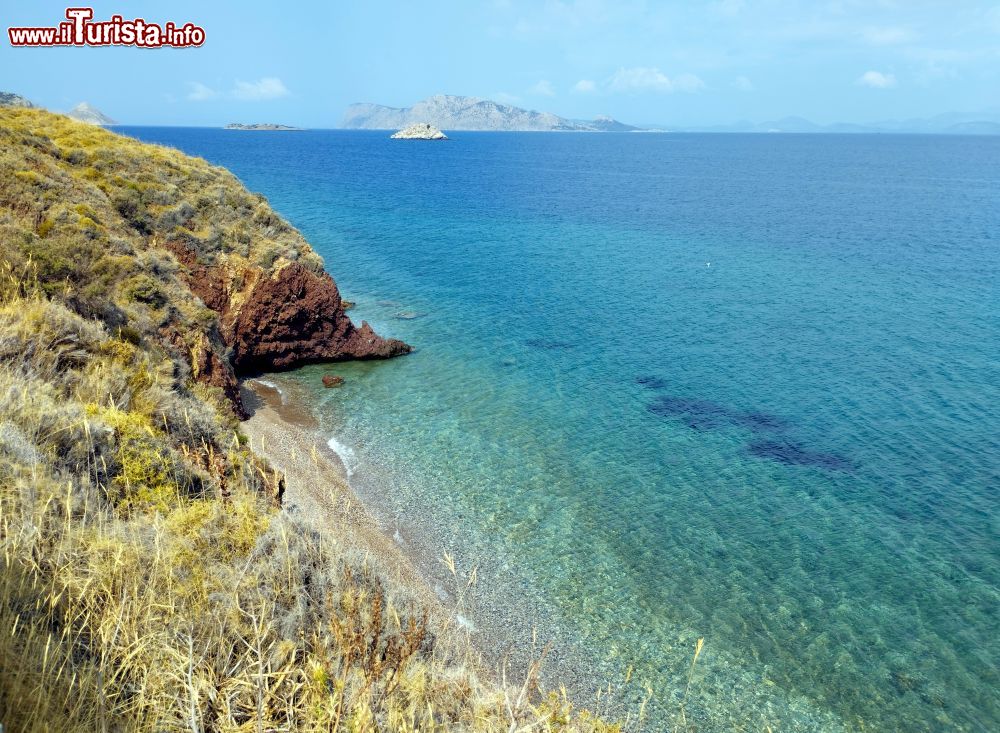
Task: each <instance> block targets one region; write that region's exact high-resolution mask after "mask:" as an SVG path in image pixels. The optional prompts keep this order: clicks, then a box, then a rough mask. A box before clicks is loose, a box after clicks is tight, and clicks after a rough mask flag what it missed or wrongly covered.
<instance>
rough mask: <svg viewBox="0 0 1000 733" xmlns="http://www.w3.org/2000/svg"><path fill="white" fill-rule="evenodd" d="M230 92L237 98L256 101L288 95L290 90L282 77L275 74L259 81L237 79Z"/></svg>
mask: <svg viewBox="0 0 1000 733" xmlns="http://www.w3.org/2000/svg"><path fill="white" fill-rule="evenodd" d="M230 94H231V95H232V96H233V97H234V98H235V99H242V100H246V101H254V102H256V101H261V100H265V99H278V98H279V97H287V96H288V94H289V91H288V89H287V88H286V87H285V85H284V84H283V83H282V81H281V79H278V78H277V77H274V76H265V77H262V78H261V79H258V80H257V81H237V82H236V86H235V87H234V88H233V91H232V92H231V93H230Z"/></svg>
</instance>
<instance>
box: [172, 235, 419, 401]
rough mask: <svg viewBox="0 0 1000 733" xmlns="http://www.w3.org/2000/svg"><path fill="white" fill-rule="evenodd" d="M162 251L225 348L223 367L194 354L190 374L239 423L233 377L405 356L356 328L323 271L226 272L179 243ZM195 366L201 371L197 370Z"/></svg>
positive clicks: (293, 267) (393, 342)
mask: <svg viewBox="0 0 1000 733" xmlns="http://www.w3.org/2000/svg"><path fill="white" fill-rule="evenodd" d="M167 248H168V249H169V250H170V251H171V252H173V253H174V255H176V257H177V259H178V260H179V261H180V263H181V265H182V270H181V273H180V275H181V278H182V279H183V280H184V281H185V282H186V283H187V285H188V287H190V288H191V291H192V292H193V293H194V294H195V295H197V296H198V297H199V298H201V300H202V302H204V303H205V305H206V306H207V307H209V308H210V309H212V310H213V311H215V312H216V313H217V314H218V315H219V324H220V329H219V330H220V333H219V337H220V338H221V342H222V345H223V346H224V347H226V348H227V349H228V350H229V359H228V362H226V363H224V364H220V363H219V359H217V358H214V355H212V354H203V355H196V356H195V357H194V359H193V361H194V364H195V367H196V371H197V372H198V374H197V375H196V376H198V377H199V378H201V379H204V380H205V381H207V382H209V383H211V384H214V385H216V386H218V387H221V388H222V389H223V390H224V391H225V392H226V394H227V395H228V396H229V397H230V399H231V400H233V403H234V405H235V407H236V411H237V413H238V414H239V415H240V416H241V417H242V416H244V415H245V411H244V408H243V405H242V403H241V402H240V398H239V390H238V389H237V386H236V377H237V375H242V374H254V373H259V372H264V371H276V370H281V369H291V368H293V367H296V366H301V365H304V364H311V363H316V362H324V361H344V360H348V359H388V358H391V357H393V356H399V355H400V354H406V353H409V352H410V351H411V347H410V346H409V345H407V344H405V343H403V342H402V341H399V340H397V339H386V338H382V337H381V336H379V335H378V334H376V333H375V331H374V330H372V328H371V326H369V325H368V324H367V323H365V322H362V324H361V327H360V328H358V327H356V326H355V325H354V324H353V323H352V322H351V319H350V318H348V317H347V315H346V314H345V313H344V306H343V303H342V302H341V298H340V292H339V291H338V289H337V285H336V283H335V282H334V281H333V278H332V277H330V276H329V275H328V274H327V273H325V272H323V273H316V272H313V271H311V270H309V269H307V268H305V267H303V266H302V265H300V264H298V263H295V262H292V263H288V264H286V265H284V266H283V267H281V268H279V269H277V270H276V271H275V272H273V273H267V272H265V271H264V269H263V268H261V267H257V266H249V267H246V268H244V269H241V270H238V271H234V270H233V268H232V267H230V266H228V265H206V264H203V263H201V262H199V261H198V258H197V256H196V254H195V253H194V252H193V251H191V250H190V249H188V248H186V247H185V246H184V245H183V244H179V243H173V244H168V245H167ZM209 351H211V347H210V346H207V345H206V352H209ZM199 364H203V365H204V367H205V368H204V369H198V365H199Z"/></svg>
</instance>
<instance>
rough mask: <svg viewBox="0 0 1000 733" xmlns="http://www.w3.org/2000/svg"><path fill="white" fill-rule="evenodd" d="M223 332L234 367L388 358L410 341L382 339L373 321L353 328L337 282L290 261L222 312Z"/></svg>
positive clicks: (265, 367)
mask: <svg viewBox="0 0 1000 733" xmlns="http://www.w3.org/2000/svg"><path fill="white" fill-rule="evenodd" d="M222 333H223V338H224V339H225V340H226V342H227V343H228V344H229V345H230V346H231V347H232V348H233V366H234V367H235V368H236V371H237V372H241V373H244V372H257V371H273V370H276V369H289V368H291V367H294V366H299V365H301V364H308V363H314V362H321V361H341V360H345V359H388V358H390V357H393V356H399V355H400V354H406V353H408V352H409V351H410V347H409V346H407V345H406V344H404V343H403V342H402V341H398V340H396V339H384V338H382V337H381V336H379V335H378V334H376V333H375V332H374V331H373V330H372V328H371V326H369V325H368V324H367V323H364V322H363V323H362V324H361V327H360V328H356V327H355V326H354V324H353V323H352V322H351V319H350V318H348V317H347V316H346V315H345V314H344V307H343V304H342V303H341V300H340V292H339V291H338V290H337V285H336V284H335V283H334V282H333V278H331V277H330V276H329V275H328V274H326V273H323V274H322V275H317V274H316V273H314V272H311V271H309V270H307V269H306V268H304V267H302V266H301V265H299V264H296V263H292V264H290V265H287V266H285V267H284V268H282V269H281V270H280V271H279V272H278V273H277V274H276V275H274V276H271V277H266V276H265V277H260V278H259V279H258V280H257V281H256V282H255V283H254V284H253V285H252V286H251V287H250V289H249V292H248V294H247V297H246V300H245V302H243V303H242V305H241V306H240V307H239V308H238V310H236V311H235V312H234V311H232V310H230V312H229V313H227V314H226V315H225V316H224V317H223V322H222Z"/></svg>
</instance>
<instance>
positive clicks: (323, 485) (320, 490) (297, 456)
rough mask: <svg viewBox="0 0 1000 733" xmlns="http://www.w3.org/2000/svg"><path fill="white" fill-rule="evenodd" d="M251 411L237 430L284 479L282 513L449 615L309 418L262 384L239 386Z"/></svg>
mask: <svg viewBox="0 0 1000 733" xmlns="http://www.w3.org/2000/svg"><path fill="white" fill-rule="evenodd" d="M243 398H244V403H245V404H246V405H247V407H248V409H249V410H250V411H251V412H252V415H251V417H250V419H249V420H247V421H246V422H244V423H243V425H242V430H243V432H244V433H245V434H246V436H247V437H248V438H249V439H250V445H251V448H252V449H253V450H254V451H255V452H256V453H257V454H258V455H261V456H263V457H265V458H267V460H268V461H269V462H270V463H271V465H272V466H274V467H275V468H276V469H278V470H279V471H281V472H282V473H283V474H284V475H285V496H284V500H283V505H284V510H285V511H288V512H290V513H294V514H295V515H297V516H299V517H301V518H303V519H304V520H306V521H307V522H309V523H310V524H312V525H313V526H314V527H315V528H316V529H317V530H319V531H321V532H322V533H323V534H324V535H326V536H328V537H330V538H332V539H333V540H335V541H336V542H337V543H338V544H340V545H342V546H343V547H345V548H347V549H348V550H353V551H356V552H358V553H360V554H363V555H367V556H370V557H373V558H374V559H375V560H376V561H377V562H378V563H379V564H380V565H381V566H382V567H383V568H384V569H386V570H387V571H388V572H390V573H392V574H393V576H394V578H395V579H396V580H397V581H398V582H399V584H400V585H402V586H403V587H405V588H407V589H408V590H409V591H410V592H411V593H412V594H413V595H414V596H416V600H418V601H420V602H422V603H424V604H427V605H428V606H429V607H431V608H432V609H433V610H434V611H436V612H437V613H446V614H447V613H449V612H448V611H447V610H446V609H444V607H443V606H442V605H441V602H440V600H439V598H438V597H437V596H436V595H435V593H434V592H433V590H432V589H431V587H430V586H429V585H428V584H427V583H426V582H425V581H424V579H423V578H422V577H421V575H420V573H419V572H418V571H417V569H416V567H415V566H414V565H413V563H412V562H411V560H410V558H409V557H407V555H406V554H405V553H403V551H402V550H401V549H400V547H399V545H398V544H397V543H396V542H394V541H393V540H392V539H391V538H390V536H389V535H387V533H386V528H385V527H383V526H381V524H380V523H379V522H378V521H377V520H376V519H375V517H374V516H373V515H372V514H371V513H370V512H368V511H367V509H366V508H365V506H364V505H363V504H362V503H361V502H360V501H359V500H358V497H357V496H355V494H354V492H353V491H352V490H351V487H350V486H349V485H348V483H347V480H346V478H345V476H344V469H343V466H342V465H341V463H340V460H339V458H338V457H337V454H336V453H334V452H333V451H332V450H330V448H329V447H328V446H327V445H326V444H325V443H324V442H323V441H322V440H320V437H321V436H320V435H319V434H318V432H317V430H318V428H319V425H318V424H317V423H316V420H315V418H314V417H313V416H312V414H311V413H310V412H309V411H308V410H306V409H304V408H302V407H300V406H297V405H295V404H294V403H289V402H287V401H286V400H284V399H283V398H282V395H281V393H280V392H279V391H278V390H276V389H275V388H273V387H271V386H269V385H268V384H267V383H266V382H261V381H256V380H250V381H248V382H246V383H245V384H244V385H243Z"/></svg>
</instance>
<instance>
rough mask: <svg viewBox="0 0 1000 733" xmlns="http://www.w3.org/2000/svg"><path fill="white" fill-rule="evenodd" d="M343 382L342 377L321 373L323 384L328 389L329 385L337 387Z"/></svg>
mask: <svg viewBox="0 0 1000 733" xmlns="http://www.w3.org/2000/svg"><path fill="white" fill-rule="evenodd" d="M343 383H344V378H343V377H338V376H336V375H334V374H324V375H323V386H324V387H326V388H327V389H329V388H330V387H339V386H341V385H342V384H343Z"/></svg>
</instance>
